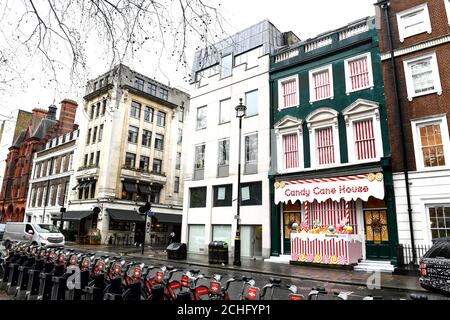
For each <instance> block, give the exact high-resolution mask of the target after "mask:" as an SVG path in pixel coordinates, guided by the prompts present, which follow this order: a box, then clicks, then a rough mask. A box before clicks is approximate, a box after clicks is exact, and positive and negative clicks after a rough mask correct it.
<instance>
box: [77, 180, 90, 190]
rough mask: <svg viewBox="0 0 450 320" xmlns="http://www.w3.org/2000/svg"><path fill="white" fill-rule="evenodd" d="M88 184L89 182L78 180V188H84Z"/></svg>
mask: <svg viewBox="0 0 450 320" xmlns="http://www.w3.org/2000/svg"><path fill="white" fill-rule="evenodd" d="M88 184H89V182H87V181H83V182H80V184H79V185H78V189H83V188H85V187H86V186H87V185H88Z"/></svg>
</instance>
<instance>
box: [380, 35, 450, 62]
mask: <svg viewBox="0 0 450 320" xmlns="http://www.w3.org/2000/svg"><path fill="white" fill-rule="evenodd" d="M449 42H450V34H447V35H445V36H442V37H439V38H435V39H431V40H427V41H423V42H420V43H418V44H415V45H412V46H408V47H404V48H399V49H396V50H395V51H394V57H400V56H404V55H407V54H410V53H414V52H417V51H421V50H424V49H428V48H432V47H436V46H439V45H441V44H445V43H449ZM390 58H391V53H390V52H385V53H382V54H381V61H385V60H388V59H390Z"/></svg>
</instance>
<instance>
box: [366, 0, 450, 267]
mask: <svg viewBox="0 0 450 320" xmlns="http://www.w3.org/2000/svg"><path fill="white" fill-rule="evenodd" d="M375 5H376V8H377V17H378V23H379V38H380V49H381V53H382V54H381V59H382V61H383V76H384V82H385V89H386V102H387V106H388V109H387V110H388V121H389V129H390V143H391V150H395V152H393V154H392V165H393V170H394V186H395V193H396V206H397V221H398V232H399V242H400V243H401V244H404V245H413V246H414V245H416V246H417V245H429V244H431V243H432V241H433V240H435V239H437V238H441V237H446V236H447V237H448V236H450V142H449V130H448V127H449V121H450V120H449V115H448V112H449V111H450V91H448V90H447V89H448V88H450V78H449V77H448V74H449V72H450V26H449V25H450V1H449V0H432V1H424V0H391V1H386V0H384V1H379V2H378V3H376V4H375ZM387 17H389V19H386V18H387ZM392 53H393V54H392ZM419 255H420V254H417V256H419ZM414 258H416V257H413V259H414ZM405 262H409V261H405Z"/></svg>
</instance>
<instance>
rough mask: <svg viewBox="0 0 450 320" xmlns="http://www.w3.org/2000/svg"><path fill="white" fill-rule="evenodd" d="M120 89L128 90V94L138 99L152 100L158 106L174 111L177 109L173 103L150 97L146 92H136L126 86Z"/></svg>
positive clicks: (136, 90) (134, 89)
mask: <svg viewBox="0 0 450 320" xmlns="http://www.w3.org/2000/svg"><path fill="white" fill-rule="evenodd" d="M121 88H122V89H124V90H128V92H129V93H131V94H134V95H136V96H139V97H141V98H144V99H147V100H152V101H154V102H156V103H159V104H160V105H163V106H166V107H168V108H171V109H176V108H177V107H178V105H176V104H175V103H172V102H170V101H167V100H164V99H161V98H158V97H157V96H154V95H151V94H149V93H147V92H144V91H141V90H138V89H136V88H134V87H132V86H130V85H128V84H125V85H122V86H121Z"/></svg>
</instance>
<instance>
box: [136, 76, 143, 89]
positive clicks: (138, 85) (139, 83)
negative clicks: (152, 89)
mask: <svg viewBox="0 0 450 320" xmlns="http://www.w3.org/2000/svg"><path fill="white" fill-rule="evenodd" d="M134 87H135V88H136V89H138V90H141V91H144V80H142V79H140V78H135V79H134Z"/></svg>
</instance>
